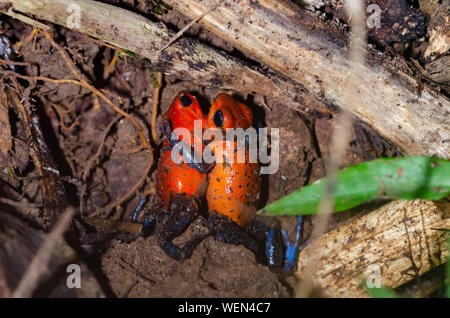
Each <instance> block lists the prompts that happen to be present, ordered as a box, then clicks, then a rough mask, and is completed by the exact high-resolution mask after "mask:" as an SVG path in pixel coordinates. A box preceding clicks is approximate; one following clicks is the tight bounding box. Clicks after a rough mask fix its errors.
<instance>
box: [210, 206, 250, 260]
mask: <svg viewBox="0 0 450 318" xmlns="http://www.w3.org/2000/svg"><path fill="white" fill-rule="evenodd" d="M204 223H205V225H206V226H207V227H208V229H209V230H210V231H211V234H212V235H213V236H214V238H215V239H216V240H218V241H220V242H223V243H227V244H233V245H243V246H244V247H246V248H248V249H249V250H251V251H252V252H253V253H254V254H255V255H257V254H258V250H259V246H258V242H257V241H256V240H255V239H254V238H253V237H252V236H251V235H250V234H249V233H248V232H247V231H246V230H245V229H244V228H242V227H240V226H239V225H238V224H237V223H236V222H234V221H233V220H232V219H230V218H229V217H227V216H225V215H222V214H219V213H217V212H215V211H209V212H208V217H207V219H206V220H205V219H204Z"/></svg>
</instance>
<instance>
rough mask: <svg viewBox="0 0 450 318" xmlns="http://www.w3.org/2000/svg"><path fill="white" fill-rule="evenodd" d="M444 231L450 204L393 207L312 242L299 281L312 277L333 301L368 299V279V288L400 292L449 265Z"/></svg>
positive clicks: (414, 202)
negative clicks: (446, 260)
mask: <svg viewBox="0 0 450 318" xmlns="http://www.w3.org/2000/svg"><path fill="white" fill-rule="evenodd" d="M442 228H447V229H448V228H450V202H449V201H447V200H440V201H436V202H431V201H425V200H412V201H403V200H396V201H392V202H390V203H388V204H386V205H384V206H382V207H380V208H378V209H376V210H375V211H373V212H371V213H369V214H367V215H364V216H362V217H359V218H356V219H354V220H352V221H351V222H349V223H347V224H345V225H342V226H340V227H338V228H336V229H334V230H332V231H330V232H328V233H326V234H324V235H322V236H320V237H318V238H317V239H315V240H313V241H311V243H310V244H309V245H307V246H306V247H305V249H304V250H302V251H301V253H300V255H299V259H298V270H297V272H296V275H297V276H298V277H299V278H308V276H307V275H308V273H311V272H312V273H314V274H313V282H314V283H315V284H317V286H318V287H320V288H321V289H322V290H323V292H324V294H325V295H327V296H330V297H367V296H368V294H367V292H366V290H365V289H364V288H363V287H362V286H361V285H362V281H363V279H364V278H367V279H368V280H370V282H371V284H372V286H370V287H381V286H385V287H390V288H397V287H399V286H401V285H403V284H405V283H407V282H409V281H411V280H413V279H414V278H416V277H417V276H419V275H423V274H424V273H426V272H428V271H429V270H430V269H432V268H435V267H437V266H439V265H441V264H443V263H444V262H445V259H446V257H447V256H448V250H447V247H446V244H445V232H443V231H441V230H439V229H442ZM311 258H313V259H315V261H313V262H311V261H310V259H311ZM310 264H313V266H314V270H313V271H311V268H310V267H308V266H312V265H310Z"/></svg>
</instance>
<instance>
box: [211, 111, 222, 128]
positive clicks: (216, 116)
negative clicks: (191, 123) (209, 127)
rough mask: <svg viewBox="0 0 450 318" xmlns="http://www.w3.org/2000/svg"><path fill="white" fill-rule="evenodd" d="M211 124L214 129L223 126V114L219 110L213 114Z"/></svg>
mask: <svg viewBox="0 0 450 318" xmlns="http://www.w3.org/2000/svg"><path fill="white" fill-rule="evenodd" d="M213 122H214V125H216V127H222V126H223V113H222V111H221V110H220V109H219V110H218V111H216V112H215V113H214V116H213Z"/></svg>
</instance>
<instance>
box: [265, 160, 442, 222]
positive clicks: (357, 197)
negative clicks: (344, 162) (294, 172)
mask: <svg viewBox="0 0 450 318" xmlns="http://www.w3.org/2000/svg"><path fill="white" fill-rule="evenodd" d="M336 179H337V184H336V188H335V193H334V211H335V212H340V211H345V210H348V209H350V208H353V207H355V206H357V205H360V204H362V203H364V202H367V201H369V200H373V199H377V198H386V199H393V198H397V199H407V200H411V199H417V198H423V199H428V200H437V199H440V198H443V197H445V196H447V195H448V194H449V193H450V161H448V160H444V159H439V158H431V157H424V156H411V157H400V158H382V159H377V160H373V161H369V162H363V163H360V164H358V165H355V166H351V167H347V168H345V169H342V170H339V171H338V172H337V173H336ZM325 186H326V180H325V178H324V179H321V180H319V181H318V182H317V183H314V184H311V185H308V186H305V187H303V188H301V189H299V190H296V191H294V192H292V193H291V194H289V195H287V196H286V197H284V198H282V199H280V200H278V201H275V202H273V203H272V204H270V205H268V206H266V207H265V208H264V209H262V210H261V211H259V213H264V214H269V215H270V214H276V215H305V214H316V213H317V212H318V207H319V203H320V201H321V198H322V195H323V194H324V192H325Z"/></svg>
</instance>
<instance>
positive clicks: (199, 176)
mask: <svg viewBox="0 0 450 318" xmlns="http://www.w3.org/2000/svg"><path fill="white" fill-rule="evenodd" d="M195 120H197V121H199V123H200V125H199V126H200V127H199V128H200V130H201V131H200V132H199V133H200V134H201V133H202V132H203V129H205V128H206V119H205V116H204V115H203V112H202V109H201V108H200V105H199V103H198V102H197V99H196V98H195V97H194V96H193V95H191V94H189V93H187V92H185V91H183V92H181V93H179V94H178V95H177V96H176V97H175V99H174V100H173V102H172V105H171V106H170V108H169V110H168V111H167V112H166V114H165V115H164V116H163V132H164V135H165V137H166V139H165V140H164V142H163V149H162V151H161V156H160V158H159V161H158V168H157V172H156V193H157V207H156V210H157V213H156V221H158V223H159V224H160V225H161V231H160V233H159V236H158V242H159V245H160V246H161V248H162V249H163V250H164V251H165V252H166V253H167V254H168V255H169V256H171V257H172V258H174V259H178V260H182V259H185V258H188V257H189V256H190V255H191V253H192V250H193V249H194V247H195V246H196V244H197V243H198V242H200V241H201V239H203V237H204V236H205V235H199V236H197V237H194V238H192V239H191V240H190V241H189V242H188V243H186V244H185V245H184V246H183V247H182V248H181V247H178V246H176V245H175V244H173V243H172V240H173V239H174V238H176V237H177V236H179V235H180V234H181V233H183V232H184V231H185V230H186V228H187V227H188V226H189V224H190V223H191V222H192V221H193V220H195V219H196V218H197V216H198V211H199V205H200V202H201V199H202V197H204V195H205V191H206V187H207V174H206V172H207V171H208V168H209V165H207V164H202V163H195V162H189V163H186V162H185V161H184V159H183V157H182V156H181V153H180V154H178V155H177V156H176V157H177V158H178V160H179V163H177V162H175V161H174V160H173V158H172V154H173V151H172V150H173V147H174V145H175V144H176V143H177V142H179V141H181V142H184V143H186V144H187V145H189V146H190V147H191V152H192V153H193V151H201V150H202V149H203V144H202V143H201V141H199V140H197V136H196V137H194V128H195V126H194V121H195ZM177 128H185V129H187V130H188V131H189V133H190V135H191V136H192V137H191V138H185V137H184V136H183V135H180V134H177V133H176V132H177V131H176V129H177ZM172 133H173V134H172ZM185 154H186V153H185Z"/></svg>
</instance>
